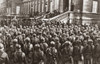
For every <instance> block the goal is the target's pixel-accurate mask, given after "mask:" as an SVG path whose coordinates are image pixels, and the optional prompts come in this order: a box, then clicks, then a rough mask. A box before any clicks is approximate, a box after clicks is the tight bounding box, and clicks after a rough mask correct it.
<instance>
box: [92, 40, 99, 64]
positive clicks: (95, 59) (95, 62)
mask: <svg viewBox="0 0 100 64" xmlns="http://www.w3.org/2000/svg"><path fill="white" fill-rule="evenodd" d="M99 42H100V38H97V39H96V42H95V45H94V50H93V64H99V63H100V43H99Z"/></svg>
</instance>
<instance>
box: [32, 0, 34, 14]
mask: <svg viewBox="0 0 100 64" xmlns="http://www.w3.org/2000/svg"><path fill="white" fill-rule="evenodd" d="M33 13H34V1H32V14H33Z"/></svg>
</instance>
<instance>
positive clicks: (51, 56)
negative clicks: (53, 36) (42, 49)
mask: <svg viewBox="0 0 100 64" xmlns="http://www.w3.org/2000/svg"><path fill="white" fill-rule="evenodd" d="M57 54H58V52H57V49H56V48H55V42H54V41H51V42H50V47H49V48H47V53H46V56H47V64H57Z"/></svg>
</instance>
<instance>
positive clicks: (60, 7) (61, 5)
mask: <svg viewBox="0 0 100 64" xmlns="http://www.w3.org/2000/svg"><path fill="white" fill-rule="evenodd" d="M59 10H60V12H61V13H62V12H63V0H60V1H59Z"/></svg>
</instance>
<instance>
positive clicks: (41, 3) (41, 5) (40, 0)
mask: <svg viewBox="0 0 100 64" xmlns="http://www.w3.org/2000/svg"><path fill="white" fill-rule="evenodd" d="M40 12H42V0H40Z"/></svg>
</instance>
